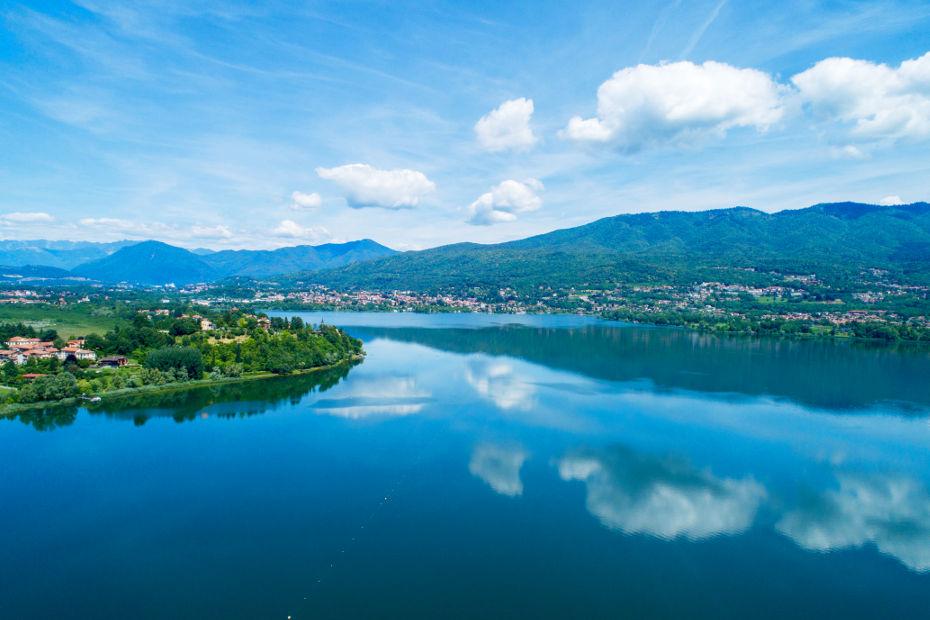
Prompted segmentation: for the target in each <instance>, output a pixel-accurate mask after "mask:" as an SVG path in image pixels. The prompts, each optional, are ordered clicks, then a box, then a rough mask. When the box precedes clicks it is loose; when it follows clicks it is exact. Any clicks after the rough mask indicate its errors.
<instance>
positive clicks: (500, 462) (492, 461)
mask: <svg viewBox="0 0 930 620" xmlns="http://www.w3.org/2000/svg"><path fill="white" fill-rule="evenodd" d="M528 456H529V454H528V453H527V452H526V450H524V449H523V448H522V447H520V446H504V445H499V444H493V443H481V444H478V445H477V446H475V449H474V451H473V452H472V455H471V461H470V462H469V463H468V471H470V472H471V473H472V474H473V475H475V476H477V477H478V478H481V479H482V480H484V481H485V482H486V483H487V484H488V485H489V486H490V487H491V488H492V489H494V491H496V492H497V493H500V494H501V495H506V496H508V497H517V496H519V495H522V494H523V481H522V480H521V479H520V468H521V467H523V463H524V462H525V461H526V459H527V458H528Z"/></svg>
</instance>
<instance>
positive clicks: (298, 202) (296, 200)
mask: <svg viewBox="0 0 930 620" xmlns="http://www.w3.org/2000/svg"><path fill="white" fill-rule="evenodd" d="M322 204H323V198H322V197H321V196H320V195H319V194H317V193H316V192H313V193H310V194H305V193H304V192H294V193H293V194H291V209H294V210H295V211H299V210H301V209H316V208H317V207H319V206H320V205H322Z"/></svg>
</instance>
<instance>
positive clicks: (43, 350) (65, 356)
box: [0, 336, 97, 365]
mask: <svg viewBox="0 0 930 620" xmlns="http://www.w3.org/2000/svg"><path fill="white" fill-rule="evenodd" d="M6 347H7V348H6V349H2V350H0V363H6V362H13V363H14V364H18V365H21V364H25V363H26V362H28V361H29V360H30V359H52V358H58V359H59V360H60V361H62V362H67V361H81V360H90V361H94V360H96V359H97V354H96V353H94V352H93V351H91V350H90V349H85V348H84V339H83V338H77V339H75V340H69V341H68V342H67V344H66V345H65V346H63V347H62V348H60V349H59V348H57V347H55V344H54V343H53V342H43V341H42V340H40V339H38V338H25V337H20V336H15V337H13V338H10V339H9V340H7V341H6Z"/></svg>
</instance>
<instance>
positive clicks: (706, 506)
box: [558, 446, 766, 540]
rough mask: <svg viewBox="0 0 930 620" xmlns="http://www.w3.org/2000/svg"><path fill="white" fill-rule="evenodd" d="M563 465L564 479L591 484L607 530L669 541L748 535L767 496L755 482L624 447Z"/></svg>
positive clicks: (595, 509) (591, 503) (594, 508)
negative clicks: (637, 452)
mask: <svg viewBox="0 0 930 620" xmlns="http://www.w3.org/2000/svg"><path fill="white" fill-rule="evenodd" d="M558 466H559V475H560V476H561V478H562V479H563V480H580V481H583V482H584V483H585V486H586V487H587V508H588V511H589V512H591V514H593V515H594V516H595V517H597V518H598V519H599V520H600V521H601V523H603V524H604V525H605V526H607V527H609V528H611V529H616V530H620V531H621V532H623V533H625V534H648V535H650V536H656V537H658V538H662V539H666V540H670V539H674V538H679V537H683V538H687V539H689V540H700V539H703V538H709V537H711V536H719V535H727V534H738V533H740V532H743V531H745V530H746V529H747V528H749V526H750V525H752V522H753V520H754V519H755V515H756V511H757V510H758V507H759V504H760V502H761V501H762V499H763V498H764V497H765V495H766V493H765V489H764V488H763V487H762V486H761V485H760V484H758V483H757V482H755V481H754V480H752V479H751V478H744V479H740V480H734V479H729V478H724V479H721V478H717V477H715V476H713V475H712V474H711V473H709V472H706V471H699V470H696V469H694V468H693V467H692V466H690V465H688V464H687V463H684V462H680V461H678V460H675V459H658V458H653V457H646V456H640V455H637V454H634V453H633V452H632V451H630V450H629V449H627V448H624V447H619V446H618V447H614V448H610V449H607V450H603V451H592V452H586V453H578V454H574V455H569V456H566V457H565V458H563V459H562V460H561V461H559V464H558Z"/></svg>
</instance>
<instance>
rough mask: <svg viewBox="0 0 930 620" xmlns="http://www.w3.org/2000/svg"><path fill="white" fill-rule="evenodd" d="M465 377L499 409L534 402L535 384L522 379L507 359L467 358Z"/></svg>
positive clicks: (531, 404)
mask: <svg viewBox="0 0 930 620" xmlns="http://www.w3.org/2000/svg"><path fill="white" fill-rule="evenodd" d="M465 380H466V381H468V383H469V385H471V386H472V387H473V388H474V389H475V391H476V392H478V394H480V395H481V396H483V397H484V398H486V399H488V400H490V401H492V402H493V403H494V404H495V405H497V407H498V408H499V409H503V410H511V409H519V410H528V409H530V408H532V407H533V405H534V397H535V395H536V386H535V385H533V384H532V383H529V382H527V381H524V380H523V379H522V378H521V377H520V376H519V375H517V374H516V373H515V371H514V367H513V365H512V364H510V363H508V362H505V361H502V360H495V359H483V358H477V359H470V360H469V361H468V364H467V366H466V367H465Z"/></svg>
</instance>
